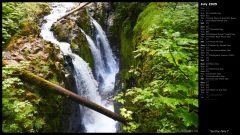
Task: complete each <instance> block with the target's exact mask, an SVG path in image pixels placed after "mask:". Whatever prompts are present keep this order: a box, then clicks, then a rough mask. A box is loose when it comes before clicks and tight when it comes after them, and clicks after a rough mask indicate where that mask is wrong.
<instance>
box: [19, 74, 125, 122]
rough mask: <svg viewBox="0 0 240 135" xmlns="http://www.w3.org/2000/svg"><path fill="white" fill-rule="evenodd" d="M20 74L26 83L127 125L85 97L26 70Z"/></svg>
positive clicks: (114, 114)
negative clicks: (56, 93)
mask: <svg viewBox="0 0 240 135" xmlns="http://www.w3.org/2000/svg"><path fill="white" fill-rule="evenodd" d="M20 72H21V76H22V77H23V78H24V80H26V81H29V82H31V83H33V84H36V85H40V86H41V87H46V88H49V89H51V90H54V91H56V92H58V93H59V94H61V95H65V96H67V97H68V98H70V99H72V100H73V101H75V102H77V103H79V104H81V105H83V106H86V107H88V108H90V109H92V110H95V111H97V112H99V113H101V114H103V115H106V116H107V117H109V118H112V119H114V120H117V121H119V122H121V123H123V124H127V120H126V119H125V118H124V117H122V116H120V115H119V114H117V113H115V112H112V111H110V110H108V109H106V108H104V107H102V106H100V105H98V104H97V103H94V102H92V101H90V100H88V99H87V98H85V97H82V96H79V95H77V94H75V93H73V92H71V91H69V90H67V89H65V88H63V87H61V86H59V85H56V84H54V83H52V82H49V81H47V80H45V79H43V78H41V77H39V76H37V75H35V74H33V73H31V72H29V71H26V70H23V71H20Z"/></svg>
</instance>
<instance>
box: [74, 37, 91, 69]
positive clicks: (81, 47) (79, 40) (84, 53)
mask: <svg viewBox="0 0 240 135" xmlns="http://www.w3.org/2000/svg"><path fill="white" fill-rule="evenodd" d="M71 48H72V50H73V52H74V53H76V54H78V55H79V56H80V57H81V58H82V59H83V60H85V61H86V62H87V63H89V66H90V67H91V69H93V68H94V61H93V57H92V53H91V50H90V48H89V45H88V43H87V40H86V38H85V35H83V34H82V33H78V35H77V36H76V37H75V38H74V39H73V40H72V41H71Z"/></svg>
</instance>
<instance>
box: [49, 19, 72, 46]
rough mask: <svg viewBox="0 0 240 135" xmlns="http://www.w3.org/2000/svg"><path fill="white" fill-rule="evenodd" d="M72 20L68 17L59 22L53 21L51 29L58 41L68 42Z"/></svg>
mask: <svg viewBox="0 0 240 135" xmlns="http://www.w3.org/2000/svg"><path fill="white" fill-rule="evenodd" d="M73 27H74V22H73V21H71V20H70V19H66V20H62V21H61V22H57V23H54V25H53V26H52V28H51V30H53V32H54V35H55V36H56V38H57V39H58V40H59V41H62V42H69V41H70V40H69V39H70V35H71V32H72V29H73Z"/></svg>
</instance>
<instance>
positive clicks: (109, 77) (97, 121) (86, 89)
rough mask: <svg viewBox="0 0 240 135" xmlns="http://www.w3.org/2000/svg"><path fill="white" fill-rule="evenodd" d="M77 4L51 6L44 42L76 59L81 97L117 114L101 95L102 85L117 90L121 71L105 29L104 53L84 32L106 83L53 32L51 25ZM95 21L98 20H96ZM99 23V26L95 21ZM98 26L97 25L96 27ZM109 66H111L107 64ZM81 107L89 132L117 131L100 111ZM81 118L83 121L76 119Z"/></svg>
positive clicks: (43, 30) (101, 40) (100, 40)
mask: <svg viewBox="0 0 240 135" xmlns="http://www.w3.org/2000/svg"><path fill="white" fill-rule="evenodd" d="M74 5H75V3H68V2H66V3H62V2H61V3H57V2H54V3H51V6H52V11H51V14H50V15H47V16H46V17H45V18H44V19H45V20H46V23H44V24H43V25H42V27H41V36H42V37H43V39H44V40H47V41H50V42H52V43H54V44H56V45H58V46H59V47H60V50H61V51H62V53H63V54H64V55H69V56H70V57H71V58H72V63H73V66H74V73H73V75H74V79H75V82H76V84H75V85H76V88H77V91H78V94H79V95H81V96H84V97H86V98H88V99H89V100H91V101H94V102H96V103H98V104H99V105H102V106H104V107H105V108H107V109H109V110H111V111H114V106H113V103H112V102H110V101H108V100H106V99H105V98H103V97H101V95H100V94H99V86H98V84H101V89H102V90H103V93H104V91H106V92H107V91H112V90H113V88H114V82H115V75H116V73H117V72H118V65H117V63H116V61H115V60H114V58H113V54H112V51H111V48H110V45H109V43H108V41H107V38H106V35H105V33H104V31H101V30H102V29H101V26H100V25H99V26H97V25H96V28H97V29H99V30H98V31H99V34H97V36H96V38H98V39H97V45H98V46H99V47H100V46H103V51H102V50H101V49H100V48H99V47H97V46H96V45H95V43H94V41H93V40H92V39H91V38H90V37H89V36H88V35H86V34H85V33H84V31H82V32H83V33H84V34H85V36H86V39H87V41H88V44H89V46H90V48H91V51H92V54H93V58H94V66H95V69H96V70H95V73H97V74H98V76H101V77H102V81H103V83H101V82H100V81H99V78H97V81H96V80H95V79H94V76H93V74H92V71H91V69H90V67H89V66H88V64H87V63H86V62H85V61H84V60H83V59H82V58H81V57H79V56H78V55H77V54H74V53H73V52H72V50H71V48H70V44H69V43H66V42H59V41H58V40H57V39H56V38H55V37H54V35H53V32H52V31H50V29H51V26H52V25H53V23H54V22H56V21H57V19H58V18H60V17H62V16H63V15H65V14H66V12H67V11H68V10H69V9H71V8H72V7H74ZM92 21H95V20H92ZM95 23H97V22H96V21H95ZM94 26H95V24H94ZM105 63H107V65H106V64H105ZM79 106H80V113H81V116H82V119H81V120H82V124H83V125H84V127H85V129H86V132H116V123H117V122H116V121H114V120H112V119H110V118H108V117H106V116H105V115H102V114H100V113H98V112H96V111H93V110H91V109H88V108H87V107H84V106H81V105H79ZM76 119H79V120H80V118H76Z"/></svg>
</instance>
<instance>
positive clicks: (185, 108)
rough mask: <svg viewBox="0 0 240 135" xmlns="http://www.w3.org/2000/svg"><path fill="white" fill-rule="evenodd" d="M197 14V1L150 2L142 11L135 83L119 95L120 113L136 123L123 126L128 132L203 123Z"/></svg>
mask: <svg viewBox="0 0 240 135" xmlns="http://www.w3.org/2000/svg"><path fill="white" fill-rule="evenodd" d="M193 18H195V19H196V18H197V4H196V3H195V4H194V3H181V4H180V3H150V4H149V5H148V7H147V8H146V9H145V10H144V11H143V12H142V13H141V14H140V15H139V18H138V21H137V24H136V25H135V27H134V39H133V40H135V41H134V42H135V43H136V46H137V47H136V50H135V51H134V58H135V59H136V61H137V64H136V66H132V67H131V69H130V70H129V73H128V74H129V75H130V76H132V77H133V78H135V80H136V82H135V87H132V88H130V89H127V90H126V92H122V93H120V94H119V95H117V96H116V97H115V98H114V100H116V101H118V102H119V103H121V104H123V107H124V109H125V111H124V112H121V114H122V115H123V116H125V117H126V118H127V117H131V118H132V119H133V121H134V122H135V123H132V124H131V125H130V126H127V127H126V126H124V127H123V130H125V131H126V132H161V133H169V132H186V131H187V132H189V131H190V132H191V131H193V130H196V129H197V128H198V65H197V64H198V40H197V39H198V34H197V33H198V31H197V29H196V28H197V24H198V22H197V20H194V19H193ZM149 20H151V21H149ZM188 23H190V24H191V25H189V24H188ZM120 110H122V109H120ZM129 111H130V112H132V113H131V114H129V113H127V112H129Z"/></svg>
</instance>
